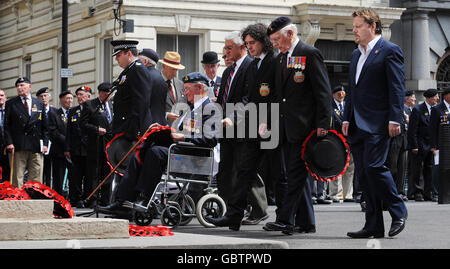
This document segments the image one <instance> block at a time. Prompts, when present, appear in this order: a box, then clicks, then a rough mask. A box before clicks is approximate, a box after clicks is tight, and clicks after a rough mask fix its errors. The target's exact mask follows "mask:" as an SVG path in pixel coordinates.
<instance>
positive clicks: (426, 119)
mask: <svg viewBox="0 0 450 269" xmlns="http://www.w3.org/2000/svg"><path fill="white" fill-rule="evenodd" d="M423 96H424V97H425V102H423V103H421V104H419V105H417V106H415V107H414V108H413V110H412V113H411V117H410V118H409V126H408V147H409V149H410V154H409V156H410V159H411V170H410V173H409V176H408V180H411V181H412V182H414V188H415V193H414V199H415V200H416V201H417V202H421V201H424V200H428V201H431V199H432V181H433V179H432V178H433V174H432V173H433V171H432V169H433V164H434V154H433V152H432V151H431V147H432V145H431V144H432V141H431V128H430V117H431V108H432V107H433V106H435V105H436V104H437V103H438V101H439V95H438V92H437V90H436V89H428V90H426V91H425V92H424V93H423Z"/></svg>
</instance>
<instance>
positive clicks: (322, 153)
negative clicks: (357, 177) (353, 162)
mask: <svg viewBox="0 0 450 269" xmlns="http://www.w3.org/2000/svg"><path fill="white" fill-rule="evenodd" d="M302 159H303V160H304V161H305V164H306V168H307V169H308V171H309V172H310V173H311V175H312V176H313V177H314V178H315V179H317V180H321V181H332V180H335V179H337V178H338V177H339V176H341V175H343V174H344V173H345V170H347V167H348V165H349V162H350V148H349V146H348V144H347V142H346V140H345V138H344V137H343V136H342V135H341V134H338V133H337V131H335V130H328V134H327V135H326V136H324V137H318V136H317V131H316V130H314V131H313V132H311V134H310V135H309V136H308V137H307V138H306V140H305V141H304V142H303V149H302Z"/></svg>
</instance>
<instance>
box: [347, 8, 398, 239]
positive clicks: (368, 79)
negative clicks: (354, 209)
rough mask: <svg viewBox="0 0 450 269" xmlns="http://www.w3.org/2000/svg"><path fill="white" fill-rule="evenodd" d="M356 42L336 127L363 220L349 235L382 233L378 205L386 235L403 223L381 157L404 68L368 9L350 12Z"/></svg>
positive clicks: (394, 122)
mask: <svg viewBox="0 0 450 269" xmlns="http://www.w3.org/2000/svg"><path fill="white" fill-rule="evenodd" d="M352 16H353V33H354V35H355V42H356V43H357V44H358V48H357V49H355V50H354V51H353V54H352V59H351V62H350V71H349V73H350V75H349V90H348V97H347V99H346V104H345V109H344V111H345V114H344V122H343V124H342V133H343V134H344V135H345V136H348V139H349V142H350V149H351V150H352V153H353V158H354V162H355V170H357V171H358V176H360V177H359V182H360V184H361V187H362V191H363V195H364V200H365V202H366V212H365V216H366V218H365V219H366V221H365V225H364V227H363V228H362V229H361V230H360V231H357V232H349V233H347V235H348V236H349V237H351V238H369V237H384V222H383V207H385V208H387V209H388V211H389V213H390V215H391V217H392V224H391V228H390V230H389V233H388V235H389V236H395V235H397V234H398V233H400V232H401V231H402V230H403V228H404V227H405V224H406V218H407V210H406V206H405V203H404V202H403V200H402V198H401V197H400V195H399V194H398V193H397V189H396V187H395V184H394V181H393V179H392V175H391V173H390V171H389V168H387V167H386V165H385V162H386V158H387V154H388V150H389V142H390V138H391V137H394V136H397V135H399V134H400V133H401V125H400V124H401V122H402V114H403V98H404V94H405V74H404V68H403V54H402V51H401V49H400V47H399V46H397V45H395V44H393V43H390V42H388V41H386V40H384V39H383V38H382V37H381V21H380V19H379V16H378V14H377V13H376V12H375V11H373V10H371V9H361V10H357V11H355V12H353V14H352Z"/></svg>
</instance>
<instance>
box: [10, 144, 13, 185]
mask: <svg viewBox="0 0 450 269" xmlns="http://www.w3.org/2000/svg"><path fill="white" fill-rule="evenodd" d="M10 166H11V170H10V172H9V183H10V184H11V185H12V179H13V173H14V151H11V165H10Z"/></svg>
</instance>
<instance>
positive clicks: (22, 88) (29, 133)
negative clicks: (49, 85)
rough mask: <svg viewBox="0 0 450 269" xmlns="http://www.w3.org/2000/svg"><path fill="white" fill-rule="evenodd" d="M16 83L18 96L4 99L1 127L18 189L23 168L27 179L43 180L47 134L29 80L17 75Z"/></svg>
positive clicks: (42, 113)
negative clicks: (10, 153) (26, 173)
mask: <svg viewBox="0 0 450 269" xmlns="http://www.w3.org/2000/svg"><path fill="white" fill-rule="evenodd" d="M15 86H16V89H17V94H18V96H16V97H14V98H12V99H10V100H8V101H7V102H6V108H5V110H6V111H5V112H6V113H5V121H4V124H5V125H4V126H5V140H6V145H7V146H6V149H7V150H8V151H10V152H12V153H13V154H15V160H14V167H13V168H14V175H13V185H15V186H16V187H18V188H21V187H22V185H23V182H24V174H25V170H28V179H29V180H35V181H39V182H42V175H43V161H44V159H43V158H44V157H43V154H45V153H46V152H47V149H48V148H47V146H48V133H47V118H46V116H45V110H44V109H45V108H44V104H43V103H42V102H41V101H40V100H39V99H36V98H34V97H32V96H31V94H30V92H31V82H30V80H29V79H28V78H26V77H22V78H18V79H17V80H16V84H15ZM41 140H42V146H41Z"/></svg>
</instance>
